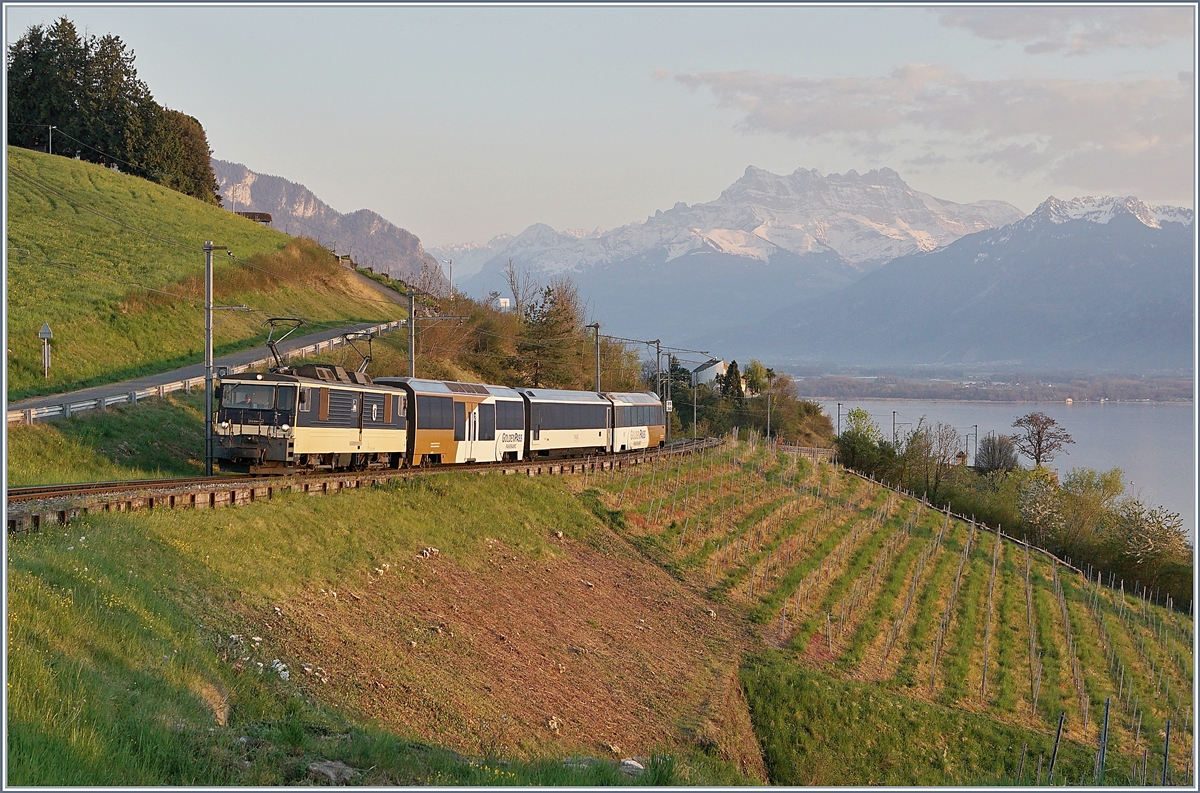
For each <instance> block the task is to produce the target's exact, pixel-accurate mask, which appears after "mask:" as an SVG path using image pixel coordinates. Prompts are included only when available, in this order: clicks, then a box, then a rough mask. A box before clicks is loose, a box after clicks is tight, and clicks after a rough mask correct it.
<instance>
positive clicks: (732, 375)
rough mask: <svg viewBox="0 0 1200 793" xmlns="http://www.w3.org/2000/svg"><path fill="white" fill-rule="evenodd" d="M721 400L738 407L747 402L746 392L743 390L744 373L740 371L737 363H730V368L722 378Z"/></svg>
mask: <svg viewBox="0 0 1200 793" xmlns="http://www.w3.org/2000/svg"><path fill="white" fill-rule="evenodd" d="M721 398H722V399H725V400H728V401H729V402H732V403H733V404H735V405H736V406H738V407H741V405H742V403H743V402H745V401H746V392H745V391H743V390H742V373H741V372H739V371H738V363H737V361H730V362H729V368H728V369H726V370H725V374H724V375H723V376H722V378H721Z"/></svg>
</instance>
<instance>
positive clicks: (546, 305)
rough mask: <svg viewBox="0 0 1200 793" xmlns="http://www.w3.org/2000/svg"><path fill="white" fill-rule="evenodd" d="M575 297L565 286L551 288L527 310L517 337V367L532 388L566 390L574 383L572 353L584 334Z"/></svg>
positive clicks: (548, 287) (546, 289)
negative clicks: (563, 388)
mask: <svg viewBox="0 0 1200 793" xmlns="http://www.w3.org/2000/svg"><path fill="white" fill-rule="evenodd" d="M573 296H574V297H575V298H577V297H578V294H577V293H572V291H571V289H569V288H565V287H564V286H563V285H562V284H560V285H559V286H558V288H557V289H556V288H555V287H554V286H547V287H544V288H543V289H542V295H541V298H540V299H538V300H535V301H533V302H532V303H531V304H530V305H529V306H528V308H527V309H526V313H525V318H524V319H523V320H522V322H521V329H520V331H519V333H518V335H517V343H516V351H517V355H516V364H517V369H518V371H520V372H521V373H522V375H523V376H524V379H525V382H526V383H527V384H528V385H530V386H532V387H539V386H540V387H546V386H549V387H551V388H562V387H564V386H566V385H569V384H570V383H571V382H572V381H573V380H574V376H575V374H576V373H577V372H576V367H575V366H573V365H572V364H573V362H572V360H571V351H572V348H573V347H574V342H575V341H576V340H578V339H579V338H580V337H581V334H580V333H579V322H578V316H577V311H578V308H579V306H578V304H575V303H572V297H573Z"/></svg>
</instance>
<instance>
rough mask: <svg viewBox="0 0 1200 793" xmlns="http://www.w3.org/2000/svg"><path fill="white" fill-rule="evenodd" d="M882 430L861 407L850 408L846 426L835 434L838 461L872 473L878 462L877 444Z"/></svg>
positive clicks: (880, 439)
mask: <svg viewBox="0 0 1200 793" xmlns="http://www.w3.org/2000/svg"><path fill="white" fill-rule="evenodd" d="M882 442H883V432H882V431H881V430H880V429H879V425H878V424H876V423H875V421H874V420H873V419H872V418H871V414H870V413H867V411H865V410H863V409H862V408H851V410H850V412H849V413H847V414H846V426H845V428H844V429H843V430H842V434H841V435H839V436H837V450H838V461H839V462H841V463H842V465H845V466H846V467H848V468H853V469H854V470H856V471H862V472H864V473H874V472H875V470H876V468H877V467H878V463H879V445H880V443H882Z"/></svg>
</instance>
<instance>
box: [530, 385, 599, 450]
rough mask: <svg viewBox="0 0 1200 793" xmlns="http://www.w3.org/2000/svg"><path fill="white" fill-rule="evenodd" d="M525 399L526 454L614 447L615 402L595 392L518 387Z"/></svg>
mask: <svg viewBox="0 0 1200 793" xmlns="http://www.w3.org/2000/svg"><path fill="white" fill-rule="evenodd" d="M517 392H518V393H520V394H521V396H522V397H523V398H524V400H525V426H526V428H527V432H526V433H525V457H526V459H530V460H532V459H534V458H536V457H553V456H559V455H565V454H580V453H590V452H595V453H599V454H602V453H604V452H606V451H608V450H609V449H610V448H611V447H612V442H611V439H612V430H611V427H612V402H610V401H609V400H608V399H606V398H605V397H604V396H603V395H601V394H597V393H595V392H594V391H563V390H558V389H551V388H518V389H517Z"/></svg>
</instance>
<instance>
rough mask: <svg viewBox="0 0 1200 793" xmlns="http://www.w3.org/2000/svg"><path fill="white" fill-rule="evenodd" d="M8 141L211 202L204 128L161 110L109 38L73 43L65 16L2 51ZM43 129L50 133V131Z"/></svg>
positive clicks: (129, 54) (128, 53) (130, 59)
mask: <svg viewBox="0 0 1200 793" xmlns="http://www.w3.org/2000/svg"><path fill="white" fill-rule="evenodd" d="M6 60H7V77H8V121H9V126H8V142H9V143H11V144H13V145H15V146H23V147H26V148H31V149H40V150H42V151H48V150H50V144H51V140H53V153H55V154H63V155H67V156H77V157H79V158H80V159H83V160H87V161H89V162H95V163H99V164H102V165H115V166H117V167H119V168H120V169H121V170H129V171H132V172H133V173H134V175H137V176H142V177H145V178H147V179H150V180H152V181H155V182H158V183H159V184H162V185H164V186H166V187H170V188H172V189H175V190H179V191H180V192H182V193H186V194H187V195H190V196H193V197H195V198H199V199H200V200H202V201H205V202H208V203H211V204H215V203H217V197H216V189H217V183H216V177H215V176H214V175H213V172H212V166H211V164H210V162H209V157H210V154H211V153H210V151H209V149H208V142H207V138H206V137H205V134H204V128H203V127H202V126H201V125H200V122H199V121H197V120H196V119H194V118H191V117H190V116H186V115H184V114H182V113H179V112H177V111H173V110H166V109H164V108H162V107H161V106H160V105H159V104H158V103H157V102H155V101H154V97H153V96H152V95H151V93H150V89H149V87H148V86H147V85H146V84H145V83H144V82H143V81H142V80H140V79H139V78H138V75H137V69H136V68H135V66H134V54H133V51H132V50H130V49H128V48H127V47H126V46H125V44H124V43H123V42H122V41H121V39H120V38H118V37H117V36H113V35H105V36H94V35H93V36H88V37H86V38H85V37H81V36H80V35H79V31H78V30H77V29H76V27H75V25H74V23H72V22H71V21H70V20H69V19H67V18H66V17H60V18H59V19H57V20H56V21H55V22H54V23H53V24H51V25H49V26H43V25H34V26H32V27H30V28H29V29H28V30H27V31H26V32H25V34H24V35H23V36H21V38H20V39H18V40H17V41H16V42H15V43H13V44H12V45H10V46H9V48H8V50H7V53H6ZM50 126H54V127H55V128H56V129H55V130H54V131H53V132H51V130H50Z"/></svg>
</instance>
